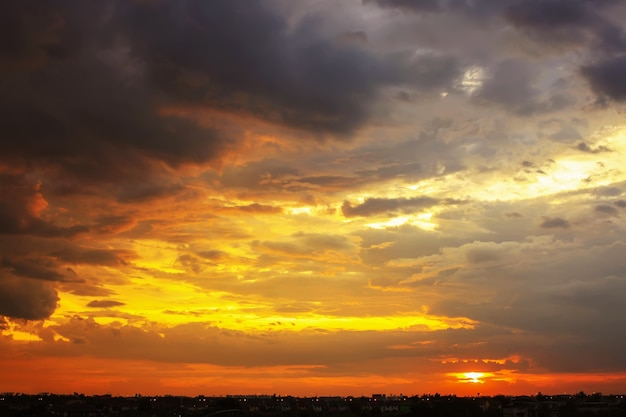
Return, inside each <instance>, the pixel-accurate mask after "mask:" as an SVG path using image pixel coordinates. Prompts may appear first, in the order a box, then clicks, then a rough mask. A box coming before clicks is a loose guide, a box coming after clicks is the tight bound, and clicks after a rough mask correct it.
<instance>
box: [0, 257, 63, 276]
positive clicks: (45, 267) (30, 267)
mask: <svg viewBox="0 0 626 417" xmlns="http://www.w3.org/2000/svg"><path fill="white" fill-rule="evenodd" d="M56 266H57V265H56V264H55V263H54V262H53V261H51V260H49V259H42V258H35V259H19V260H17V259H11V258H9V257H6V256H4V257H3V258H2V259H1V260H0V268H7V269H8V270H10V271H11V272H13V274H15V275H17V276H20V277H25V278H33V279H41V280H44V281H62V280H63V279H64V278H65V276H64V275H63V274H60V273H59V272H58V271H57V270H56Z"/></svg>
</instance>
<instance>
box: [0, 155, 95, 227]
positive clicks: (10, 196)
mask: <svg viewBox="0 0 626 417" xmlns="http://www.w3.org/2000/svg"><path fill="white" fill-rule="evenodd" d="M0 158H1V157H0ZM39 188H40V185H39V184H36V183H33V182H32V181H29V180H28V179H26V178H25V177H24V176H23V175H19V174H6V173H4V172H0V234H6V235H18V234H23V235H32V236H41V237H72V236H75V235H77V234H79V233H84V232H87V231H88V230H89V227H87V226H85V225H80V224H76V225H72V226H67V227H61V226H57V225H56V224H55V223H54V222H53V221H52V220H48V219H44V218H42V217H41V216H40V214H41V211H43V210H44V209H45V208H46V206H47V202H46V201H45V200H44V198H43V196H42V195H41V192H40V189H39Z"/></svg>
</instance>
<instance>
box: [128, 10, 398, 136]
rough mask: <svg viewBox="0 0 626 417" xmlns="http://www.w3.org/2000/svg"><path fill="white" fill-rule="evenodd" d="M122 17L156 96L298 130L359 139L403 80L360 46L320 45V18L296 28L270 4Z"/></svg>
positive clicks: (328, 42) (147, 12)
mask: <svg viewBox="0 0 626 417" xmlns="http://www.w3.org/2000/svg"><path fill="white" fill-rule="evenodd" d="M124 18H125V24H126V25H127V27H128V28H129V30H130V32H131V33H130V36H131V41H132V43H133V46H134V48H135V49H136V50H137V51H138V53H139V55H140V56H141V58H142V59H143V60H144V61H146V62H147V65H148V66H149V67H148V69H147V73H148V76H149V77H150V79H151V82H152V83H153V84H154V85H155V86H157V87H158V88H160V89H162V90H163V91H166V92H167V93H168V94H171V95H173V96H175V97H179V98H181V99H183V100H184V101H187V102H193V103H201V104H208V105H213V106H221V107H225V108H230V109H243V110H244V111H245V112H248V113H250V114H253V115H254V116H256V117H259V118H261V119H265V120H269V121H272V122H277V123H280V124H286V125H290V126H294V127H297V128H302V129H314V130H317V131H319V132H326V133H347V132H350V131H352V130H353V129H355V128H356V127H358V126H359V125H360V124H361V123H363V121H364V120H365V119H366V117H367V103H368V102H369V100H370V99H371V98H372V97H373V96H374V95H375V94H376V90H377V88H378V87H379V86H381V85H383V84H386V83H389V82H392V81H394V79H395V78H396V77H397V76H398V75H399V74H398V73H396V72H395V71H394V69H392V68H391V69H389V68H387V67H385V66H384V65H382V64H383V63H382V62H381V61H378V60H377V59H374V58H372V57H371V56H369V55H368V54H367V53H365V52H364V50H362V49H360V48H358V47H355V46H354V44H349V45H348V44H346V43H341V42H339V43H337V42H335V41H334V40H324V39H322V38H321V37H320V36H319V34H317V33H316V29H315V28H316V27H318V26H319V25H318V23H319V22H318V19H319V18H318V17H315V16H311V15H309V16H308V17H306V18H304V19H303V20H302V21H300V22H298V24H297V25H296V26H295V27H289V26H288V24H287V21H286V20H285V19H284V18H283V17H282V16H279V15H278V14H277V13H276V12H275V11H273V10H272V9H271V8H270V7H269V5H268V4H267V3H263V2H253V3H246V4H245V6H242V5H241V4H237V3H233V2H231V1H212V2H203V1H185V2H176V3H170V2H167V3H161V4H159V5H155V4H143V5H136V4H135V5H132V6H128V5H126V10H125V12H124Z"/></svg>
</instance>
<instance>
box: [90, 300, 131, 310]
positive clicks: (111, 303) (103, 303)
mask: <svg viewBox="0 0 626 417" xmlns="http://www.w3.org/2000/svg"><path fill="white" fill-rule="evenodd" d="M123 305H126V303H122V302H121V301H115V300H93V301H90V302H88V303H87V307H93V308H110V307H120V306H123Z"/></svg>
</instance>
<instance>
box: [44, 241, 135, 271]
mask: <svg viewBox="0 0 626 417" xmlns="http://www.w3.org/2000/svg"><path fill="white" fill-rule="evenodd" d="M50 255H51V256H54V257H56V258H57V259H59V260H61V261H63V262H68V263H72V264H89V265H104V266H121V265H127V264H128V263H129V261H130V260H132V259H134V258H135V257H136V256H137V255H136V254H135V253H134V252H132V251H129V250H122V249H117V250H113V249H91V248H81V247H79V246H66V247H64V248H63V249H60V250H57V251H53V252H51V254H50Z"/></svg>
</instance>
